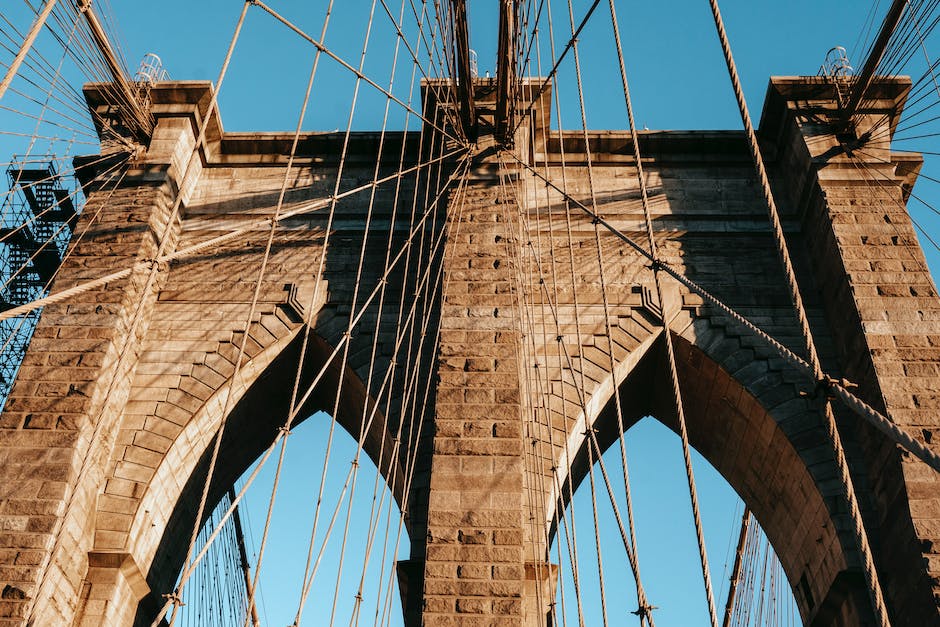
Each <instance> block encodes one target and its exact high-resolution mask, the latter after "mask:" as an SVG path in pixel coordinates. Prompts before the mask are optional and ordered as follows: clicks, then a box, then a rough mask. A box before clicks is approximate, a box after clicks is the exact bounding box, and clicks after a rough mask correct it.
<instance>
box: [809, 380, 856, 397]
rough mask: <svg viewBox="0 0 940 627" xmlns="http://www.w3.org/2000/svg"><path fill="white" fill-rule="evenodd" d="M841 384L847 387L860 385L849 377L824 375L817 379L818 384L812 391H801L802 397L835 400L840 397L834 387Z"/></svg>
mask: <svg viewBox="0 0 940 627" xmlns="http://www.w3.org/2000/svg"><path fill="white" fill-rule="evenodd" d="M837 385H838V386H839V387H842V388H845V389H851V388H857V387H858V385H857V384H855V383H852V382H851V381H849V380H848V379H845V378H842V379H836V378H834V377H830V376H823V377H821V378H820V379H817V380H816V385H815V386H814V387H813V390H812V391H811V392H807V391H806V390H801V391H800V397H802V398H811V399H813V400H816V399H819V398H825V399H826V400H827V401H834V400H836V399H837V398H838V397H837V396H836V394H835V391H834V389H833V388H834V387H835V386H837Z"/></svg>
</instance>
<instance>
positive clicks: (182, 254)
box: [0, 147, 466, 321]
mask: <svg viewBox="0 0 940 627" xmlns="http://www.w3.org/2000/svg"><path fill="white" fill-rule="evenodd" d="M464 152H466V149H465V148H463V147H460V148H456V149H454V150H452V151H451V152H448V153H446V154H444V155H442V156H440V157H436V158H434V159H431V160H429V161H426V162H424V163H420V164H418V165H416V166H413V167H411V168H408V169H407V170H404V171H402V172H396V173H395V174H391V175H388V176H385V177H383V178H381V179H379V180H376V181H371V182H369V183H364V184H362V185H359V186H358V187H355V188H353V189H350V190H347V191H345V192H342V193H340V194H337V195H335V196H327V197H324V198H321V199H317V200H313V201H308V202H305V203H300V206H298V207H295V208H294V209H291V210H289V211H284V212H282V213H281V214H280V215H279V216H276V217H270V218H262V219H259V220H257V221H254V222H251V223H250V224H249V225H247V226H244V227H240V228H238V229H233V230H231V231H229V232H228V233H226V234H224V235H219V236H217V237H213V238H210V239H208V240H205V241H202V242H198V243H196V244H193V245H191V246H187V247H186V248H181V249H179V250H177V251H175V252H172V253H166V254H163V255H160V256H158V257H155V258H153V259H142V260H139V261H138V262H137V263H136V264H135V265H134V266H132V267H130V268H125V269H123V270H118V271H116V272H112V273H111V274H108V275H105V276H103V277H101V278H99V279H94V280H92V281H88V282H87V283H81V284H79V285H76V286H74V287H71V288H68V289H66V290H62V291H61V292H56V293H55V294H50V295H49V296H46V297H44V298H39V299H36V300H34V301H32V302H29V303H26V304H25V305H20V306H18V307H14V308H12V309H8V310H6V311H3V312H0V321H3V320H6V319H8V318H15V317H16V316H20V315H23V314H24V313H27V312H30V311H32V310H34V309H39V308H40V307H43V306H45V305H49V304H52V303H57V302H60V301H63V300H65V299H68V298H71V297H72V296H76V295H78V294H82V293H84V292H87V291H89V290H93V289H95V288H98V287H101V286H102V285H105V284H107V283H110V282H112V281H116V280H119V279H123V278H126V277H127V276H129V275H130V274H131V273H132V272H133V271H134V270H135V269H137V268H138V267H146V266H150V265H155V264H161V263H165V262H170V261H177V260H179V259H184V258H187V257H191V256H193V255H195V254H196V253H199V252H201V251H203V250H205V249H206V248H211V247H214V246H218V245H220V244H223V243H225V242H228V241H231V240H233V239H237V238H239V237H242V236H244V235H246V234H247V233H250V232H252V231H255V230H258V229H260V228H263V227H267V226H270V224H271V222H272V221H274V222H283V221H284V220H287V219H288V218H294V217H297V216H301V215H305V214H308V213H311V212H313V211H316V210H318V209H323V208H325V207H328V206H329V205H330V203H331V202H333V201H334V200H338V199H342V198H345V197H347V196H351V195H353V194H358V193H360V192H363V191H366V190H368V189H370V188H372V187H375V186H377V185H380V184H382V183H386V182H388V181H392V180H395V179H397V178H400V177H401V176H403V175H405V174H408V173H410V172H414V171H416V170H419V169H421V168H425V167H428V166H430V165H433V164H435V163H439V162H441V161H446V160H448V159H451V158H453V157H456V156H459V155H460V154H461V153H464Z"/></svg>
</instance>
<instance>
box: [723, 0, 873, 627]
mask: <svg viewBox="0 0 940 627" xmlns="http://www.w3.org/2000/svg"><path fill="white" fill-rule="evenodd" d="M708 2H709V5H710V6H711V10H712V16H713V18H714V20H715V28H716V30H717V32H718V39H719V41H720V43H721V51H722V53H723V54H724V57H725V64H726V65H727V66H728V75H729V77H730V79H731V85H732V87H733V88H734V97H735V100H737V103H738V110H739V112H740V114H741V121H742V122H743V123H744V130H745V133H746V135H747V143H748V148H749V149H750V151H751V156H752V157H753V159H754V166H755V168H756V170H757V175H758V178H759V179H760V186H761V192H762V194H763V196H764V200H765V201H766V203H767V209H768V214H769V217H770V222H771V225H772V227H773V236H774V243H775V245H776V247H777V253H778V255H779V256H780V261H781V263H782V264H783V268H784V272H785V274H786V279H787V286H788V287H789V289H790V296H791V299H792V300H793V307H794V309H795V311H796V315H797V318H798V320H799V323H800V332H801V333H802V336H803V341H804V343H805V345H806V352H807V357H808V358H809V362H810V365H811V366H812V368H813V373H814V375H815V376H816V378H817V380H820V381H821V380H823V376H824V375H823V370H822V366H821V365H820V361H819V354H818V353H817V351H816V345H815V343H814V342H813V335H812V330H811V329H810V326H809V320H808V318H807V316H806V308H805V307H804V305H803V299H802V296H801V295H800V288H799V285H798V284H797V280H796V273H795V272H794V271H793V263H792V261H791V258H790V252H789V249H788V248H787V242H786V238H785V237H784V233H783V226H782V224H781V222H780V216H779V213H778V212H777V206H776V203H775V202H774V197H773V193H772V192H771V189H770V181H769V180H768V178H767V170H766V169H765V167H764V161H763V158H762V157H761V153H760V147H759V146H758V144H757V136H756V134H755V132H754V127H753V125H752V124H751V117H750V114H749V113H748V110H747V103H746V102H745V100H744V91H743V90H742V88H741V81H740V78H739V77H738V71H737V67H736V66H735V63H734V58H733V56H732V54H731V45H730V43H729V41H728V35H727V33H726V32H725V27H724V23H723V21H722V19H721V11H720V10H719V8H718V1H717V0H708ZM823 415H824V416H823V417H824V420H825V425H824V426H825V428H826V431H827V434H828V436H829V440H830V444H831V445H832V449H833V454H834V457H835V461H836V464H837V466H838V470H839V479H840V481H841V483H842V490H843V492H844V495H845V499H846V502H847V504H848V506H849V514H850V517H851V520H852V531H853V532H854V534H855V540H856V544H857V545H858V549H859V551H860V553H861V557H862V569H863V571H864V574H865V579H866V582H867V584H868V593H869V596H870V597H871V603H872V609H873V610H874V612H875V615H876V617H877V619H878V622H879V624H880V625H881V627H889V626H890V622H889V620H888V610H887V608H886V607H885V602H884V594H883V592H882V590H881V584H880V582H879V581H878V573H877V572H876V570H875V564H874V559H873V557H872V551H871V546H870V544H869V541H868V534H867V532H866V530H865V522H864V520H863V519H862V514H861V510H860V509H859V505H858V498H857V496H856V493H855V487H854V485H853V483H852V476H851V474H850V472H849V465H848V461H847V460H846V457H845V449H844V447H843V445H842V438H841V436H840V435H839V429H838V426H837V425H836V419H835V414H834V412H833V410H832V404H831V403H830V402H829V400H825V401H824V407H823Z"/></svg>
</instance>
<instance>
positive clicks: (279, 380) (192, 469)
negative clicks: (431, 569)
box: [135, 332, 409, 625]
mask: <svg viewBox="0 0 940 627" xmlns="http://www.w3.org/2000/svg"><path fill="white" fill-rule="evenodd" d="M302 341H303V338H302V332H300V333H295V334H294V336H293V338H292V339H290V341H289V342H287V343H286V344H285V345H284V346H283V347H272V348H271V349H269V350H277V351H278V352H277V354H276V356H275V357H273V359H271V361H270V363H269V364H268V365H267V366H266V367H265V368H264V369H263V371H261V372H260V373H256V374H255V375H254V376H253V378H252V379H251V380H250V381H249V382H247V383H243V382H238V381H232V380H229V381H227V382H226V383H225V384H223V385H222V386H221V387H220V388H219V390H217V392H216V395H224V394H229V393H231V394H234V395H235V399H236V400H235V401H234V402H233V406H232V407H231V409H230V411H229V414H228V417H227V420H226V423H225V431H224V434H223V437H222V439H221V443H220V446H219V454H218V459H217V463H216V465H215V469H214V472H213V476H212V480H211V483H210V484H209V487H208V492H207V497H206V507H205V509H204V514H203V517H202V520H201V521H199V525H200V528H203V527H205V525H206V524H207V522H210V521H211V519H212V512H213V511H214V510H215V509H216V508H217V507H219V505H220V503H222V502H223V499H225V500H227V498H228V497H227V495H228V494H229V490H230V488H231V487H232V486H233V485H236V483H237V482H238V481H239V480H240V478H243V477H247V476H248V474H250V472H251V470H252V468H253V467H254V465H255V464H256V463H257V462H258V461H259V458H262V457H264V456H265V455H266V454H267V453H269V452H270V455H269V457H268V459H267V462H266V467H270V468H272V469H273V468H274V467H275V465H276V464H277V458H278V454H279V450H280V446H281V445H283V444H284V443H285V442H286V450H287V453H286V455H285V460H286V461H285V463H286V464H287V463H290V459H291V458H292V457H298V458H303V459H309V461H311V462H312V461H313V460H314V459H315V457H311V456H310V455H309V453H310V451H309V450H308V449H309V447H307V446H305V445H304V444H303V442H304V441H305V440H309V437H310V436H303V437H301V438H296V437H295V436H294V432H295V431H296V432H297V433H307V432H311V433H313V432H316V431H317V429H318V428H322V427H323V425H331V424H332V423H333V422H334V421H333V419H332V418H330V417H329V414H328V413H326V412H330V413H332V412H333V409H334V407H336V409H337V411H336V414H335V415H336V419H335V427H334V428H333V431H334V435H333V442H334V443H338V442H343V444H341V445H340V444H336V446H338V447H339V449H340V450H350V447H351V449H352V450H359V451H360V453H364V454H360V455H358V459H357V464H358V466H357V468H359V467H361V468H363V471H359V470H356V473H355V474H356V476H358V475H359V473H360V472H364V473H365V474H366V475H368V476H369V481H370V482H373V480H374V479H375V478H380V481H378V484H381V485H382V487H383V489H384V490H386V491H387V492H388V499H387V500H390V501H392V502H393V504H392V509H394V510H395V511H396V512H399V511H400V508H401V498H402V495H403V494H404V491H405V487H406V478H405V476H404V471H403V464H402V462H403V461H404V460H403V459H402V458H401V457H400V456H399V454H398V447H397V446H396V442H395V441H394V439H393V438H392V436H391V435H390V432H391V431H390V428H389V425H388V424H387V423H386V416H385V414H384V413H383V411H382V409H384V407H385V405H384V403H380V406H377V404H376V400H375V399H373V398H369V397H367V396H366V393H365V390H366V388H365V385H364V384H363V383H362V380H361V379H360V377H359V376H357V374H356V372H355V371H353V370H352V369H351V368H347V369H346V371H345V373H343V376H342V381H343V383H342V386H341V387H340V369H339V366H338V365H337V363H338V362H339V359H334V360H333V361H332V362H331V361H330V359H329V358H330V355H331V354H332V353H333V348H332V347H331V346H330V345H329V344H328V343H327V342H326V341H324V340H323V339H322V338H320V337H319V336H317V335H315V334H311V335H310V340H309V345H308V348H307V352H306V357H305V359H304V363H303V364H302V365H301V364H300V354H301V346H302ZM255 359H257V357H256V358H255ZM246 369H247V368H246ZM298 370H299V372H300V378H299V381H300V385H299V390H301V394H302V393H303V391H304V390H306V389H307V388H308V386H310V385H311V383H312V382H314V380H315V379H316V377H317V375H318V373H320V372H321V370H322V371H323V374H322V376H321V377H320V380H319V382H318V383H317V385H316V386H315V387H314V388H313V392H312V393H311V394H310V396H309V398H308V400H307V401H306V402H305V403H303V405H301V406H300V407H299V408H298V410H297V419H296V420H295V421H294V424H293V425H292V427H291V430H290V431H289V432H286V434H287V435H286V436H284V435H281V433H282V431H283V426H284V424H285V420H286V417H287V415H288V410H289V405H290V399H291V391H292V388H293V386H294V380H295V376H296V373H297V372H298ZM240 386H241V388H242V389H240ZM337 394H339V399H338V403H337ZM221 398H224V396H221ZM380 400H381V399H380ZM223 406H224V402H221V401H220V402H217V403H213V402H212V401H211V400H210V401H209V402H207V403H206V404H205V406H204V407H203V409H202V410H200V412H197V414H196V415H194V417H193V418H192V420H191V421H190V424H189V425H188V426H187V429H188V430H191V431H192V432H194V433H197V435H196V436H193V435H192V434H191V435H190V437H185V435H186V431H184V434H183V436H181V437H179V438H178V439H177V441H176V442H175V443H174V447H173V448H171V450H170V451H169V452H168V454H167V455H166V457H165V459H164V462H163V468H162V469H158V473H157V479H158V480H159V478H160V475H161V470H162V474H163V475H164V476H170V477H174V476H175V477H178V478H177V479H176V480H177V481H183V484H182V485H177V486H176V491H175V493H174V490H172V489H171V490H169V491H168V492H169V494H168V496H167V499H168V500H169V499H171V498H175V500H173V501H171V502H172V503H173V505H172V513H171V514H169V516H168V517H167V520H166V522H165V523H164V524H162V525H156V524H154V525H153V526H154V527H155V529H156V530H157V531H158V532H159V533H160V536H159V538H158V541H157V542H154V545H155V546H154V547H153V548H151V549H150V552H151V555H152V558H151V559H150V561H149V563H148V568H147V582H148V585H149V587H150V590H151V593H150V594H149V595H148V596H147V597H145V598H144V599H143V600H142V601H141V602H140V604H139V606H138V611H137V618H136V621H135V624H137V625H149V624H150V622H151V621H152V619H153V616H154V615H155V614H156V613H157V611H158V609H157V608H159V607H160V606H162V605H163V603H164V602H165V599H163V598H161V595H162V594H166V593H169V592H171V591H173V590H174V589H175V583H176V582H177V580H178V577H179V574H180V573H181V571H182V570H183V568H184V566H185V560H186V556H187V549H188V545H189V543H190V537H191V533H192V529H193V526H194V524H195V522H196V521H195V517H196V513H197V511H198V506H199V501H200V499H201V497H202V494H203V488H204V487H205V485H206V479H207V475H208V468H209V462H210V459H211V454H212V448H213V445H214V440H215V434H216V433H217V432H218V428H219V424H220V414H221V407H223ZM213 411H214V412H215V413H214V415H213ZM312 416H315V417H316V418H315V419H313V420H311V419H310V418H311V417H312ZM308 423H310V424H308ZM298 429H299V431H298ZM279 436H280V441H279V442H278V439H279ZM314 439H317V438H314ZM322 439H323V438H319V440H322ZM298 440H299V443H298ZM359 442H361V449H360V448H359V446H358V444H359ZM194 443H195V445H196V446H194ZM197 447H198V448H197ZM174 449H176V450H174ZM320 461H321V463H322V458H321V459H320ZM350 461H351V460H350V459H347V460H345V464H346V466H347V468H348V467H349V466H350ZM321 470H322V466H321V468H319V469H313V468H308V469H307V471H306V472H305V473H304V475H305V476H306V477H307V478H308V479H311V480H312V479H313V478H317V479H318V478H319V476H320V474H321ZM183 477H185V479H183ZM360 481H361V480H360ZM253 489H254V490H256V491H257V489H256V488H253ZM369 492H370V493H371V492H372V486H371V483H370V486H369ZM268 495H270V490H269V491H268ZM314 498H315V497H314ZM278 499H279V500H282V499H283V497H280V496H279V497H278ZM255 500H257V497H256V499H255ZM261 500H263V501H264V506H265V508H266V507H267V498H263V499H261ZM149 515H150V514H149V512H148V511H146V510H145V509H144V507H143V506H142V507H141V511H139V512H138V518H141V517H145V516H149ZM399 519H400V518H399ZM262 521H263V519H262ZM404 532H405V533H404V534H402V535H403V536H404V538H405V539H406V540H405V542H404V544H405V545H406V546H407V545H408V541H407V538H408V537H409V530H408V528H407V527H404ZM141 535H143V534H141ZM135 540H136V541H137V542H138V545H144V544H145V543H146V538H142V537H141V538H135ZM144 550H146V547H144ZM399 614H400V613H399Z"/></svg>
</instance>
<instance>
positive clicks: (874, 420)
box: [517, 159, 940, 472]
mask: <svg viewBox="0 0 940 627" xmlns="http://www.w3.org/2000/svg"><path fill="white" fill-rule="evenodd" d="M517 161H518V159H517ZM519 163H520V164H522V165H523V166H524V167H525V168H526V169H528V170H529V171H530V172H532V173H533V174H534V175H535V176H537V177H538V178H540V179H542V181H543V182H544V183H545V184H546V185H548V186H549V187H551V188H552V189H554V190H555V191H556V192H558V193H560V194H562V195H563V196H564V197H565V199H566V200H567V201H568V202H570V203H571V204H573V205H574V206H576V207H578V208H579V209H580V210H581V211H583V212H584V213H585V214H587V215H588V216H589V217H590V218H591V219H594V220H598V224H600V225H601V226H603V227H604V228H606V229H607V230H608V231H610V232H611V233H612V234H613V235H614V236H616V237H617V238H618V239H620V240H621V241H622V242H624V243H625V244H627V245H628V246H629V247H630V248H632V249H633V250H634V251H636V252H637V253H638V254H640V255H642V256H643V257H645V258H646V259H647V260H649V261H651V262H652V261H653V259H652V258H651V257H650V254H649V252H648V251H647V250H646V248H645V247H643V246H642V245H640V244H639V243H638V242H636V241H635V240H634V239H633V238H631V237H630V236H628V235H626V234H624V233H623V232H622V231H620V230H619V229H617V227H615V226H613V225H612V224H610V223H609V222H608V221H606V220H605V219H604V218H602V217H601V216H599V215H597V214H595V213H594V212H593V211H591V209H590V208H588V207H587V206H586V205H584V203H582V202H580V201H579V200H577V199H576V198H573V197H571V196H569V195H568V194H566V193H565V192H564V191H563V190H562V189H561V188H560V187H558V186H557V185H555V184H554V183H553V182H552V181H551V180H549V179H548V178H546V177H545V176H543V175H542V174H540V173H539V172H537V171H536V170H535V169H533V168H532V167H531V166H529V165H528V164H526V163H524V162H522V161H519ZM656 265H657V267H659V268H660V269H661V270H662V271H663V272H665V273H666V274H668V275H669V276H671V277H672V278H673V279H675V280H676V281H678V282H679V283H681V284H683V285H685V286H686V287H687V288H689V289H690V290H691V291H692V292H694V293H696V294H698V295H699V296H701V297H702V298H704V299H705V300H707V301H708V302H709V303H710V304H712V305H714V306H715V307H717V308H718V309H719V310H720V311H722V312H723V313H724V314H725V315H726V316H728V318H730V319H731V320H733V321H734V322H736V323H738V324H739V325H740V326H742V327H744V328H745V329H747V330H748V331H749V332H750V333H751V334H752V335H754V336H755V337H757V338H758V339H760V340H761V341H763V342H764V343H765V344H767V346H769V347H770V348H771V349H773V350H774V351H775V352H776V353H777V354H778V355H780V356H781V357H782V358H783V359H784V360H785V361H786V362H787V363H788V364H790V366H792V367H793V368H795V369H796V370H797V371H799V372H800V373H802V374H803V375H805V376H806V377H807V378H808V379H810V380H811V381H813V382H819V380H818V379H817V378H816V375H815V372H814V370H813V367H812V366H811V365H810V363H809V362H808V361H806V360H805V359H803V358H802V357H800V356H799V355H797V354H796V353H794V352H793V351H791V350H790V349H789V348H787V347H786V346H784V345H783V344H782V343H781V342H779V341H778V340H776V339H775V338H774V337H773V336H771V335H770V334H769V333H767V332H766V331H764V330H763V329H761V328H760V327H759V326H757V325H756V324H754V323H753V322H751V321H750V320H748V319H747V318H746V317H744V316H743V315H742V314H740V313H738V312H737V311H735V310H734V309H733V308H732V307H730V306H729V305H727V304H725V303H724V302H723V301H721V300H720V299H719V298H718V297H716V296H714V295H713V294H712V293H711V292H709V291H708V290H706V289H705V288H704V287H702V286H701V285H699V284H698V283H696V282H695V281H693V280H692V279H689V278H688V277H686V276H685V275H684V274H682V272H680V271H679V270H676V269H675V268H673V267H672V266H671V265H669V264H668V263H666V262H665V261H659V262H657V263H656ZM650 270H652V268H650ZM822 377H823V380H824V382H825V383H826V385H827V386H828V387H829V391H830V392H832V393H833V394H834V395H836V396H837V397H838V398H839V399H840V400H841V401H842V402H843V403H845V405H846V406H847V407H848V408H849V409H851V410H852V411H854V412H855V413H857V414H858V415H859V416H861V417H862V418H864V419H865V420H866V421H868V422H869V423H870V424H871V425H872V426H873V427H875V428H876V429H878V430H879V431H881V432H882V433H884V434H885V435H887V436H888V437H889V438H891V440H892V441H894V442H895V443H896V444H898V445H899V446H901V447H902V448H904V449H905V450H906V451H907V452H909V453H911V454H912V455H914V456H915V457H917V458H918V459H920V460H921V461H922V462H924V463H925V464H927V465H928V466H930V467H931V468H933V469H934V470H936V471H937V472H940V455H938V454H937V453H935V452H934V451H932V450H930V449H929V448H927V447H926V446H925V445H923V444H922V443H920V442H918V441H917V440H916V439H914V438H913V437H912V436H911V435H910V434H909V433H908V432H907V431H905V430H904V429H902V428H901V427H899V426H898V425H897V424H895V423H894V421H893V420H891V418H889V417H887V416H885V415H884V414H882V413H880V412H879V411H878V410H876V409H874V408H873V407H871V406H870V405H868V404H867V403H866V402H865V401H863V400H861V399H860V398H858V397H857V396H855V394H853V393H852V392H850V391H849V388H852V387H854V384H853V383H852V382H851V381H848V380H846V379H836V378H834V377H831V376H829V375H828V374H826V373H825V372H823V374H822Z"/></svg>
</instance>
